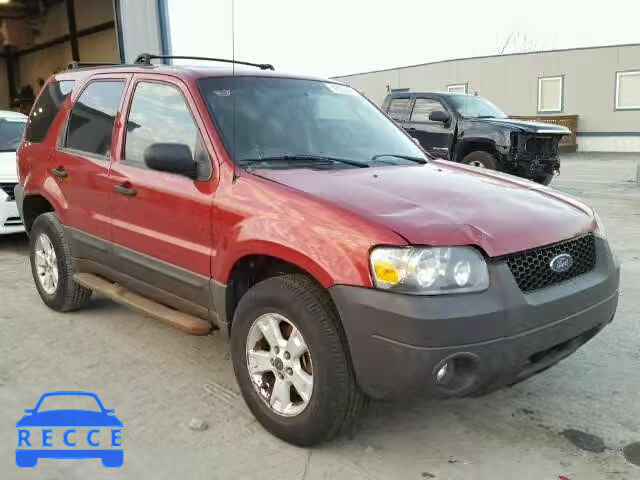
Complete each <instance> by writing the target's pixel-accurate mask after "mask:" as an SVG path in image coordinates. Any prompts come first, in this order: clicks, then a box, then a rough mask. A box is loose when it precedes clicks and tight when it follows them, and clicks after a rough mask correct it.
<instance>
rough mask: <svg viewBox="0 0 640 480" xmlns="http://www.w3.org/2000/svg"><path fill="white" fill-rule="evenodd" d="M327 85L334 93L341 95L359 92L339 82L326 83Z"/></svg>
mask: <svg viewBox="0 0 640 480" xmlns="http://www.w3.org/2000/svg"><path fill="white" fill-rule="evenodd" d="M325 86H326V87H327V88H328V89H329V90H331V91H332V92H333V93H339V94H341V95H357V92H356V91H355V90H354V89H353V88H351V87H347V86H346V85H340V84H338V83H325Z"/></svg>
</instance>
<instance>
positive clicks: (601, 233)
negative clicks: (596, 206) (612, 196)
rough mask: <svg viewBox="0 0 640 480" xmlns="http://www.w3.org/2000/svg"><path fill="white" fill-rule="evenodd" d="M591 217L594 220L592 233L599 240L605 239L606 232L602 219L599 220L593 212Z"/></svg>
mask: <svg viewBox="0 0 640 480" xmlns="http://www.w3.org/2000/svg"><path fill="white" fill-rule="evenodd" d="M593 216H594V217H595V219H596V229H595V230H594V231H593V233H594V235H596V236H598V237H600V238H607V231H606V230H605V228H604V223H602V219H601V218H600V215H598V212H596V211H595V210H594V211H593Z"/></svg>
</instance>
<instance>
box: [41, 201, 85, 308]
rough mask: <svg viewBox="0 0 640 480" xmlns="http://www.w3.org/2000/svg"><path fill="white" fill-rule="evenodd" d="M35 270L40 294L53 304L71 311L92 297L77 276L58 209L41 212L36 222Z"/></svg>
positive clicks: (49, 304) (51, 306)
mask: <svg viewBox="0 0 640 480" xmlns="http://www.w3.org/2000/svg"><path fill="white" fill-rule="evenodd" d="M29 257H30V260H31V273H32V275H33V280H34V282H35V284H36V288H37V289H38V293H39V294H40V297H41V298H42V300H43V301H44V303H46V304H47V305H48V306H49V307H50V308H52V309H53V310H57V311H59V312H69V311H72V310H76V309H78V308H80V307H82V306H83V305H84V304H86V303H87V302H88V301H89V300H90V299H91V290H89V289H87V288H84V287H82V286H81V285H79V284H78V283H76V282H75V280H74V279H73V274H74V273H75V269H74V265H73V257H72V256H71V250H70V248H69V244H68V243H67V240H66V239H65V238H64V229H63V227H62V224H61V223H60V220H58V217H57V216H56V214H55V213H53V212H49V213H44V214H42V215H40V216H39V217H38V218H36V220H35V222H33V228H32V229H31V235H30V239H29Z"/></svg>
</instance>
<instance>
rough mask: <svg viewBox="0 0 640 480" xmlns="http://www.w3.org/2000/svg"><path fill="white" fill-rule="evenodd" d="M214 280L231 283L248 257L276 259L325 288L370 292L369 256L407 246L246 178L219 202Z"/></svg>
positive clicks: (330, 208)
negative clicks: (375, 251) (338, 286)
mask: <svg viewBox="0 0 640 480" xmlns="http://www.w3.org/2000/svg"><path fill="white" fill-rule="evenodd" d="M213 224H214V225H224V228H221V229H220V230H219V231H216V232H214V237H215V241H214V244H215V248H214V254H213V257H212V263H211V272H212V277H213V278H214V280H217V281H218V282H221V283H224V284H227V283H228V281H229V277H230V276H231V272H232V271H233V267H234V265H235V264H236V263H237V262H238V261H239V260H240V259H242V258H243V257H246V256H248V255H268V256H271V257H276V258H279V259H281V260H284V261H286V262H289V263H291V264H293V265H296V266H297V267H299V268H300V269H302V270H303V271H306V272H308V273H309V274H310V275H311V276H313V277H314V278H315V279H316V280H317V281H318V282H319V283H320V284H322V285H323V286H324V287H330V286H332V285H336V284H344V285H358V286H363V287H371V286H372V283H371V276H370V272H369V251H370V250H371V248H372V247H373V246H375V245H406V240H405V239H404V238H402V237H401V236H399V235H398V234H396V233H395V232H393V231H392V230H390V229H388V228H387V227H385V226H383V225H379V224H377V223H374V222H370V221H367V220H366V219H364V218H362V217H360V216H358V215H357V214H355V213H352V212H350V211H348V210H346V209H343V208H341V207H339V206H337V205H333V204H331V203H329V202H326V201H323V200H322V199H319V198H317V197H313V196H311V195H309V194H306V193H304V192H301V191H298V190H294V189H290V188H288V187H285V186H283V185H280V184H277V183H275V182H272V181H269V180H264V179H261V178H257V177H244V178H241V179H240V180H238V181H237V183H236V184H235V185H233V186H230V187H229V188H226V189H224V190H223V191H220V192H219V194H218V195H217V197H216V211H215V212H214V221H213Z"/></svg>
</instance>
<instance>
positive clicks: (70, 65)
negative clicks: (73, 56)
mask: <svg viewBox="0 0 640 480" xmlns="http://www.w3.org/2000/svg"><path fill="white" fill-rule="evenodd" d="M119 65H122V64H121V63H110V62H76V61H75V60H74V61H73V62H69V63H68V64H67V70H77V69H79V68H91V67H115V66H119Z"/></svg>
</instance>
